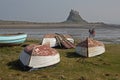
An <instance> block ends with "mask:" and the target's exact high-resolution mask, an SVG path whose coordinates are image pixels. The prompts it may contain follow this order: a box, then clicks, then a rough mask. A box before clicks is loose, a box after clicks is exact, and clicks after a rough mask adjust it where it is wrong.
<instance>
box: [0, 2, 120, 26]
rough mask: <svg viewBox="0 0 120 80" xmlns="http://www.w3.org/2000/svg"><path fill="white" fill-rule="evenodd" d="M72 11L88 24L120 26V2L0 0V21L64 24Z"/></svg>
mask: <svg viewBox="0 0 120 80" xmlns="http://www.w3.org/2000/svg"><path fill="white" fill-rule="evenodd" d="M71 9H74V10H77V11H79V14H80V15H81V17H82V18H83V19H84V20H86V21H88V22H104V23H110V24H120V0H0V20H19V21H34V22H36V21H37V22H62V21H65V20H66V18H67V17H68V14H69V12H70V10H71Z"/></svg>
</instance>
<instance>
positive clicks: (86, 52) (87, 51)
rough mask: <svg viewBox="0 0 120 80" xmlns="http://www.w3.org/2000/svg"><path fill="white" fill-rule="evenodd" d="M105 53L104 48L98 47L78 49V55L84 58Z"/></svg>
mask: <svg viewBox="0 0 120 80" xmlns="http://www.w3.org/2000/svg"><path fill="white" fill-rule="evenodd" d="M104 52H105V48H104V46H96V47H90V48H86V47H80V46H78V47H76V53H77V54H79V55H81V56H84V57H94V56H97V55H100V54H103V53H104Z"/></svg>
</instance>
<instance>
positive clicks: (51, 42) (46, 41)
mask: <svg viewBox="0 0 120 80" xmlns="http://www.w3.org/2000/svg"><path fill="white" fill-rule="evenodd" d="M67 40H69V41H70V42H71V43H74V40H73V39H72V38H67ZM45 44H49V45H50V47H56V46H58V45H59V44H58V42H57V40H56V38H44V39H43V41H42V45H45Z"/></svg>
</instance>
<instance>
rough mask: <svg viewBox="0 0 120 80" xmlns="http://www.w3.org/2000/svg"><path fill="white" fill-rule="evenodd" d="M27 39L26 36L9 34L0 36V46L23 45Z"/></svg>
mask: <svg viewBox="0 0 120 80" xmlns="http://www.w3.org/2000/svg"><path fill="white" fill-rule="evenodd" d="M26 38H27V34H23V33H21V34H13V35H12V34H9V35H0V44H1V45H7V44H8V45H17V44H21V43H23V42H24V41H25V40H26Z"/></svg>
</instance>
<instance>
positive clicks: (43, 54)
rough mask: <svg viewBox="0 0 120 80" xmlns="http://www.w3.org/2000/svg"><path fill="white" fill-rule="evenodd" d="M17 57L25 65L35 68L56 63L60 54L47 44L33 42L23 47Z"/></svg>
mask: <svg viewBox="0 0 120 80" xmlns="http://www.w3.org/2000/svg"><path fill="white" fill-rule="evenodd" d="M19 59H20V61H21V63H22V64H23V65H24V66H25V67H29V68H31V69H35V68H42V67H47V66H50V65H54V64H57V63H58V62H60V55H59V53H58V51H56V50H55V49H53V48H50V47H49V46H47V45H35V44H33V45H29V46H27V47H25V48H24V50H23V51H22V53H21V54H20V57H19Z"/></svg>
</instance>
